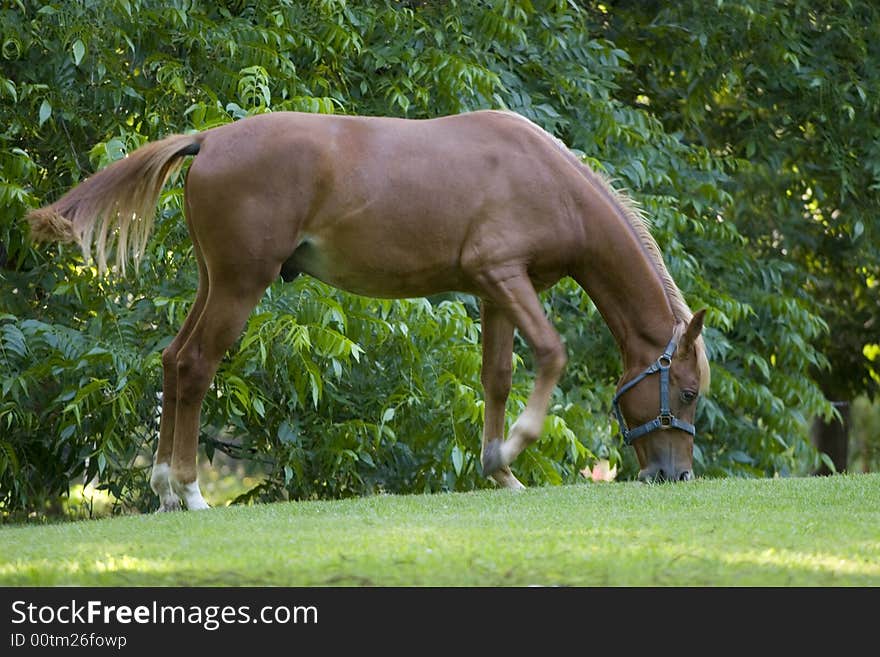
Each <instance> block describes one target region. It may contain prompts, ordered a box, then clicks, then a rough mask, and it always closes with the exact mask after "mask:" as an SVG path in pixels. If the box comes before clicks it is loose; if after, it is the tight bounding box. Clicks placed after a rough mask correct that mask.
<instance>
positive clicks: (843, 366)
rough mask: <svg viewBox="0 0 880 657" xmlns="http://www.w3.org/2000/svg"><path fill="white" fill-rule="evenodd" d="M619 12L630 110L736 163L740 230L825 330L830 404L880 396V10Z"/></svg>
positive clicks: (659, 7) (628, 8)
mask: <svg viewBox="0 0 880 657" xmlns="http://www.w3.org/2000/svg"><path fill="white" fill-rule="evenodd" d="M614 4H615V6H614V8H613V10H612V14H613V17H614V20H613V23H614V29H613V32H612V34H613V37H614V38H615V39H616V40H617V42H618V44H620V45H621V47H623V48H625V49H626V50H627V51H628V52H629V53H630V54H631V55H632V57H633V61H634V66H633V67H632V69H631V70H630V71H629V76H628V80H627V82H626V84H625V86H624V88H623V89H622V91H623V92H624V94H625V96H626V97H628V98H629V99H630V102H641V103H643V104H646V105H648V106H649V107H650V109H651V111H652V112H653V113H654V114H655V115H656V116H658V118H660V119H661V121H662V122H663V125H664V127H665V128H666V129H667V130H669V131H680V132H681V133H682V135H683V138H684V139H685V140H687V141H688V142H691V143H696V144H700V145H702V146H704V147H706V148H707V149H709V150H710V151H712V152H713V153H717V154H725V155H727V156H728V159H730V160H732V161H734V162H735V163H736V164H735V169H734V170H733V171H732V172H731V176H730V180H729V183H728V185H727V186H726V188H727V189H728V190H729V191H730V193H731V194H732V196H733V199H734V203H733V206H732V209H733V214H732V215H731V218H732V219H733V221H734V222H735V223H736V225H737V227H738V229H739V231H740V233H741V234H742V235H743V237H744V238H746V239H747V240H748V242H749V245H750V247H751V248H752V249H753V250H754V252H755V254H756V256H757V257H758V258H759V259H760V261H761V262H762V263H765V262H773V263H776V264H777V266H780V267H783V268H785V269H786V270H787V271H789V272H790V274H789V275H787V276H783V277H780V278H779V280H778V281H777V282H776V284H775V286H776V288H777V290H778V291H779V293H781V296H782V297H784V298H786V299H791V298H796V299H801V300H804V302H805V303H807V305H808V307H809V308H810V309H811V312H813V313H814V314H817V315H819V316H821V317H822V318H823V320H824V321H825V322H827V324H828V325H829V330H828V331H826V332H823V333H821V334H819V335H818V336H815V338H814V343H815V344H816V345H817V346H818V348H819V350H820V351H821V352H822V354H823V355H824V356H825V358H827V359H828V361H829V363H830V368H827V369H826V368H818V367H814V368H813V369H812V375H813V376H814V377H815V379H816V381H817V382H818V383H819V385H820V386H821V388H822V390H823V392H824V393H825V395H826V396H827V397H828V398H829V399H830V400H851V399H853V398H855V397H856V396H857V395H860V394H866V395H868V396H869V397H874V396H876V395H877V392H878V390H880V388H878V383H880V376H878V367H877V355H876V354H877V350H878V348H877V344H876V343H877V327H878V326H880V246H878V245H880V233H878V231H880V225H878V222H877V216H878V213H880V146H878V144H880V121H878V116H880V73H878V71H877V62H878V61H880V46H878V43H880V7H878V6H877V5H876V3H873V2H865V1H859V0H855V1H851V2H840V3H815V2H806V1H793V2H770V1H767V0H726V1H724V2H717V3H705V2H682V3H675V4H667V3H656V2H648V3H644V2H618V3H614ZM770 310H771V312H775V311H774V310H773V309H772V308H771V309H770ZM791 346H792V345H791V341H790V340H784V341H781V342H779V343H778V344H777V345H776V347H775V349H774V353H773V356H774V357H775V358H776V359H778V358H780V357H782V354H783V353H784V352H787V351H789V350H790V349H791Z"/></svg>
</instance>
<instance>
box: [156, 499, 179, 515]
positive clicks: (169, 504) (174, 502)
mask: <svg viewBox="0 0 880 657" xmlns="http://www.w3.org/2000/svg"><path fill="white" fill-rule="evenodd" d="M182 508H183V507H182V506H181V505H180V498H179V497H174V498H172V499H166V500H164V501H162V502H161V503H160V504H159V508H158V509H156V513H173V512H174V511H180V510H181V509H182Z"/></svg>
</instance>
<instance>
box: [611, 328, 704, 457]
mask: <svg viewBox="0 0 880 657" xmlns="http://www.w3.org/2000/svg"><path fill="white" fill-rule="evenodd" d="M677 348H678V342H677V341H676V339H675V337H674V336H673V338H672V340H670V341H669V344H668V345H666V351H664V352H663V353H662V354H660V358H658V359H657V360H655V361H654V362H653V363H651V365H650V366H648V368H647V369H646V370H645V371H644V372H642V373H641V374H639V375H638V376H637V377H636V378H634V379H633V380H632V381H629V382H628V383H626V384H624V385H623V387H621V388H620V390H618V391H617V394H616V395H614V399H612V400H611V406H612V408H613V409H614V414H615V415H616V416H617V423H618V424H619V425H620V433H621V434H623V442H625V443H626V444H627V445H632V444H633V442H634V441H635V440H636V439H637V438H641V437H642V436H644V435H646V434H649V433H651V432H652V431H657V430H658V429H664V430H665V429H681V430H682V431H687V432H688V433H689V434H691V435H692V436H696V435H697V430H696V428H695V427H694V425H693V424H691V423H690V422H685V421H684V420H679V419H678V418H677V417H675V416H674V415H673V414H672V411H670V410H669V367H670V366H671V365H672V355H673V354H674V353H675V350H676V349H677ZM657 372H659V373H660V415H658V416H657V417H655V418H654V419H653V420H651V421H650V422H645V423H644V424H641V425H639V426H637V427H635V428H634V429H627V427H626V420H624V419H623V413H621V412H620V403H619V402H620V397H621V396H622V395H623V393H625V392H626V391H627V390H629V389H630V388H632V387H633V386H634V385H636V384H637V383H639V382H640V381H641V380H642V379H644V378H646V377H648V376H650V375H652V374H656V373H657Z"/></svg>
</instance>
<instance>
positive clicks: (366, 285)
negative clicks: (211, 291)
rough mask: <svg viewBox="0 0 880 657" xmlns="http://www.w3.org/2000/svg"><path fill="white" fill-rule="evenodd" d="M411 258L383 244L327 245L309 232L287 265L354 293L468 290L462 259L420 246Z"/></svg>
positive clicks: (396, 294) (403, 295)
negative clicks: (426, 250)
mask: <svg viewBox="0 0 880 657" xmlns="http://www.w3.org/2000/svg"><path fill="white" fill-rule="evenodd" d="M406 255H407V257H400V254H399V253H391V252H389V251H388V250H387V249H386V250H383V246H382V244H377V245H371V246H362V248H360V249H354V248H340V247H328V246H325V245H323V244H321V243H320V240H318V239H315V238H311V237H306V238H305V239H303V240H302V241H301V243H300V245H299V246H298V247H297V249H296V251H294V253H293V255H292V256H291V257H290V259H289V260H288V261H287V263H285V269H288V270H295V271H298V272H302V273H304V274H308V275H309V276H312V277H314V278H317V279H318V280H320V281H323V282H325V283H327V284H328V285H332V286H333V287H337V288H339V289H342V290H346V291H348V292H352V293H354V294H360V295H363V296H369V297H382V298H407V297H421V296H428V295H430V294H437V293H440V292H447V291H450V290H458V291H463V292H467V291H469V290H468V287H469V286H468V285H467V284H466V282H465V280H464V277H463V276H462V275H461V271H460V269H459V267H458V264H457V262H455V261H454V260H452V259H451V258H449V259H444V258H442V257H437V255H438V254H431V256H429V255H428V254H426V253H425V252H423V251H422V250H420V249H414V250H411V251H408V253H407V254H406Z"/></svg>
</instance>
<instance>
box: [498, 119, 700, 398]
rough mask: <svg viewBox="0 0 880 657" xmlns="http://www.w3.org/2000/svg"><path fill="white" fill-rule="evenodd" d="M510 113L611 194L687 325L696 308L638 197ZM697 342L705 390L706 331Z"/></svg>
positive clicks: (674, 311) (678, 321)
mask: <svg viewBox="0 0 880 657" xmlns="http://www.w3.org/2000/svg"><path fill="white" fill-rule="evenodd" d="M506 113H507V114H510V115H511V116H515V117H518V118H520V119H522V120H523V121H525V122H526V123H528V124H529V125H531V126H533V127H534V128H536V129H537V130H539V131H540V132H542V133H543V134H545V135H547V136H548V137H549V138H550V139H552V140H553V141H554V142H555V143H556V145H557V147H558V148H559V149H561V150H562V151H563V152H564V153H565V154H566V155H567V156H568V157H570V158H572V159H573V160H574V161H575V162H576V163H577V165H578V167H579V168H580V169H581V171H582V172H583V173H584V174H585V177H586V178H587V179H588V180H589V181H590V182H591V183H592V184H593V185H595V186H596V188H597V189H598V190H599V191H600V192H601V193H603V194H604V195H605V196H606V198H608V199H609V200H610V201H611V202H612V204H613V205H614V206H615V207H616V208H617V210H618V214H619V215H620V216H621V217H622V218H623V219H624V220H625V221H626V222H627V223H628V224H629V226H630V227H631V228H632V230H633V232H634V233H635V235H636V237H637V238H638V239H639V242H640V243H641V245H642V248H643V249H644V252H645V254H646V255H647V256H648V258H649V260H650V261H651V263H652V264H653V265H654V270H655V271H656V272H657V276H658V277H659V278H660V282H661V283H662V284H663V289H664V290H665V292H666V298H667V299H668V300H669V305H670V307H671V308H672V315H673V317H674V318H675V321H676V324H678V325H681V324H685V325H686V324H687V323H688V322H690V321H691V318H692V317H693V316H694V313H693V311H691V309H690V307H689V306H688V304H687V302H686V301H685V300H684V295H683V294H682V293H681V290H680V289H678V285H676V284H675V281H674V280H673V279H672V276H671V275H670V273H669V269H667V267H666V263H665V262H664V261H663V254H662V253H661V252H660V247H659V245H658V244H657V240H655V239H654V236H653V235H652V234H651V230H650V224H649V221H648V218H647V216H646V215H645V212H644V210H643V209H642V208H641V206H640V205H639V204H638V203H637V202H636V201H635V199H633V198H632V197H631V196H630V195H629V194H627V193H626V192H624V191H621V190H619V189H616V188H615V187H614V184H613V182H612V181H611V179H610V178H609V177H608V176H606V175H605V174H603V173H601V172H598V171H596V170H594V169H592V168H591V167H589V166H587V165H586V164H584V163H583V162H582V161H581V159H580V158H578V157H577V156H575V154H574V153H572V152H571V150H570V149H569V148H568V146H566V145H565V143H564V142H563V141H562V140H561V139H559V138H558V137H556V136H555V135H553V134H551V133H549V132H547V131H546V130H544V129H543V128H542V127H541V126H539V125H538V124H537V123H535V122H533V121H531V120H529V119H527V118H526V117H524V116H522V115H520V114H517V113H515V112H506ZM676 330H678V329H676ZM679 337H680V336H679ZM695 346H696V349H697V367H698V368H699V370H700V389H701V392H706V391H707V390H708V389H709V379H710V370H709V358H708V356H707V355H706V345H705V342H704V341H703V336H702V335H700V336H699V337H698V338H697V340H696V344H695Z"/></svg>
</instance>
